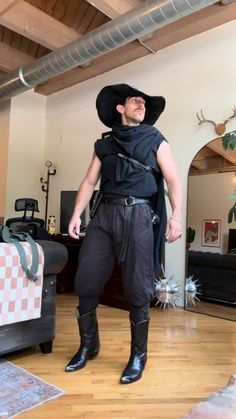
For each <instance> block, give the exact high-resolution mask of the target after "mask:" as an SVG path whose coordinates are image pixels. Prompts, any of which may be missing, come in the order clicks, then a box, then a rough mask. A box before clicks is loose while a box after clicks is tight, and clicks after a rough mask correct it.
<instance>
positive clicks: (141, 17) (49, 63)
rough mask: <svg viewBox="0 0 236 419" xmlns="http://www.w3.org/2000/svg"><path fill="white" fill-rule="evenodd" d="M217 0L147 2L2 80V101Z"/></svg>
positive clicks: (162, 0) (154, 0) (0, 88)
mask: <svg viewBox="0 0 236 419" xmlns="http://www.w3.org/2000/svg"><path fill="white" fill-rule="evenodd" d="M214 3H217V1H216V0H148V1H146V2H145V3H144V4H143V5H142V6H139V7H137V8H135V9H133V10H131V11H129V12H128V13H125V14H124V15H121V16H119V17H117V18H115V19H113V20H111V21H109V22H107V23H105V24H104V25H102V26H100V27H99V28H97V29H95V30H93V31H91V32H89V33H87V34H86V35H83V36H82V37H81V38H79V39H77V40H75V41H73V42H71V43H69V44H68V45H65V46H64V47H62V48H59V49H57V50H56V51H54V52H51V53H50V54H48V55H46V56H44V57H42V58H39V59H37V60H36V61H34V62H32V64H27V65H25V66H23V67H20V68H19V69H16V70H14V71H12V72H10V73H9V74H7V75H6V76H3V77H1V78H0V101H3V100H5V99H8V98H9V97H12V96H14V95H17V94H19V93H22V92H24V91H26V90H28V89H31V88H33V87H35V86H37V85H39V84H41V83H43V82H45V81H46V80H49V79H50V78H52V77H55V76H56V75H58V74H61V73H64V72H66V71H68V70H71V69H73V68H75V67H77V66H78V65H82V64H85V63H87V62H89V61H91V60H94V59H95V58H96V57H99V56H101V55H103V54H105V53H108V52H110V51H112V50H114V49H116V48H119V47H120V46H122V45H125V44H127V43H129V42H131V41H134V40H135V39H138V38H139V37H142V36H143V35H146V34H147V33H150V32H153V31H154V30H156V29H158V28H161V27H163V26H165V25H167V24H168V23H171V22H174V21H176V20H178V19H180V18H181V17H183V16H187V15H190V14H192V13H194V12H196V11H198V10H200V9H203V8H205V7H207V6H210V5H212V4H214Z"/></svg>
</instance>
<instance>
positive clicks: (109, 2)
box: [86, 0, 143, 19]
mask: <svg viewBox="0 0 236 419" xmlns="http://www.w3.org/2000/svg"><path fill="white" fill-rule="evenodd" d="M86 1H87V3H89V4H91V5H92V6H94V7H96V9H98V10H100V12H102V13H103V14H104V15H106V16H108V17H109V18H110V19H114V18H115V17H117V16H120V15H123V14H124V13H126V12H128V11H129V10H131V9H133V8H134V7H137V6H140V5H141V4H142V3H143V2H142V0H132V1H131V0H130V1H129V0H86Z"/></svg>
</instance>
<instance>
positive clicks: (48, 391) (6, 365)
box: [0, 359, 64, 419]
mask: <svg viewBox="0 0 236 419" xmlns="http://www.w3.org/2000/svg"><path fill="white" fill-rule="evenodd" d="M62 394H64V391H63V390H61V389H60V388H58V387H55V386H53V385H52V384H49V383H47V382H46V381H44V380H41V379H40V378H38V377H35V375H32V374H30V373H29V372H27V371H26V370H24V369H23V368H20V367H17V366H16V365H14V364H12V363H11V362H8V361H6V360H4V359H0V419H9V418H13V417H14V416H17V415H19V414H20V413H22V412H25V411H26V410H30V409H33V408H34V407H36V406H39V405H41V404H43V403H45V402H47V401H48V400H52V399H55V398H56V397H59V396H61V395H62Z"/></svg>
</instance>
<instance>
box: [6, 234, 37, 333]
mask: <svg viewBox="0 0 236 419" xmlns="http://www.w3.org/2000/svg"><path fill="white" fill-rule="evenodd" d="M21 244H22V246H23V247H24V250H25V253H26V259H27V266H31V264H32V251H31V246H30V244H29V243H27V242H21ZM37 247H38V251H39V267H38V271H37V274H36V276H37V280H36V281H35V282H33V281H30V280H29V279H28V278H27V277H26V274H25V272H24V271H23V269H22V267H21V264H20V256H19V253H18V251H17V248H16V247H15V245H14V244H13V243H0V326H3V325H6V324H11V323H17V322H21V321H25V320H31V319H36V318H39V317H40V316H41V305H42V287H43V266H44V254H43V250H42V248H41V246H39V245H38V244H37Z"/></svg>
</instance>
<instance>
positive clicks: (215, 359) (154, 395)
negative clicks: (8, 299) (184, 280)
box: [5, 294, 236, 419]
mask: <svg viewBox="0 0 236 419" xmlns="http://www.w3.org/2000/svg"><path fill="white" fill-rule="evenodd" d="M76 304H77V298H76V297H75V295H73V294H60V295H58V296H57V330H56V339H55V341H54V348H53V353H51V354H47V355H43V354H41V353H40V352H39V350H38V349H37V348H31V349H27V350H24V351H21V352H18V353H14V354H11V355H7V356H5V358H6V359H8V360H9V361H11V362H13V363H15V364H16V365H18V366H20V367H22V368H25V369H26V370H27V371H29V372H31V373H32V374H35V375H37V376H38V377H40V378H42V379H44V380H46V381H48V382H49V383H51V384H54V385H56V386H59V387H60V388H62V389H64V391H65V394H64V395H63V396H61V397H59V398H57V399H55V400H52V401H50V402H48V403H45V404H44V405H42V406H38V407H37V408H35V409H34V410H33V411H29V412H25V413H22V414H21V418H22V419H28V418H32V417H33V418H34V419H45V418H47V419H51V418H53V419H55V418H57V419H62V418H63V419H64V418H77V419H82V418H87V419H93V418H96V419H108V418H109V419H120V418H126V419H139V418H140V419H143V418H152V419H154V418H155V419H157V418H160V419H182V418H183V416H184V415H185V414H187V412H188V411H189V410H190V409H191V407H192V406H193V405H195V404H196V403H198V402H199V401H200V400H201V399H202V398H204V397H207V396H208V395H209V394H210V393H212V392H214V391H216V390H218V389H219V388H221V387H224V386H226V385H227V383H228V380H229V378H230V376H231V375H232V374H233V373H235V372H236V359H235V345H236V330H235V322H232V321H228V320H223V319H220V318H216V317H210V316H204V315H201V314H196V313H192V312H188V311H184V310H182V309H176V310H174V309H170V310H162V309H156V308H153V309H152V310H151V322H150V331H149V358H148V362H147V366H146V369H145V372H144V374H143V378H142V379H141V380H140V381H138V382H136V383H134V384H131V385H128V386H126V385H121V384H119V377H120V374H121V372H122V370H123V368H124V366H125V364H126V362H127V360H128V356H129V341H130V332H129V322H128V312H127V311H123V310H119V309H115V308H111V307H106V306H99V308H98V320H99V327H100V338H101V352H100V353H99V355H98V357H97V358H95V359H93V360H90V361H89V362H88V364H87V366H86V368H84V369H82V370H80V371H78V372H75V373H65V372H64V366H65V364H66V362H67V361H68V360H69V358H70V356H71V355H72V354H73V353H74V352H75V351H76V350H77V346H78V341H79V339H78V329H77V324H76V319H75V316H74V311H75V306H76Z"/></svg>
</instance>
